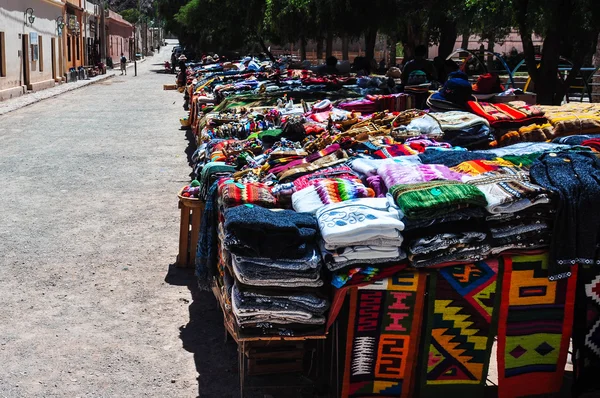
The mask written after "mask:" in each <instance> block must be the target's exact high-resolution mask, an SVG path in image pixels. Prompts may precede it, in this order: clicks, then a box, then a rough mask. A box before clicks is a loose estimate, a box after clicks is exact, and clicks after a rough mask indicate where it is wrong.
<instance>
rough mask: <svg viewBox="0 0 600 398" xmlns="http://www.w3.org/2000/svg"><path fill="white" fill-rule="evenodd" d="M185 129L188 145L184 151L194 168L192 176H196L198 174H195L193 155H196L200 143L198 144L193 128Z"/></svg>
mask: <svg viewBox="0 0 600 398" xmlns="http://www.w3.org/2000/svg"><path fill="white" fill-rule="evenodd" d="M183 131H185V139H186V140H187V142H188V145H187V147H186V148H185V151H184V152H185V155H186V156H187V161H188V164H189V165H190V168H191V169H192V171H191V172H190V177H191V178H195V177H196V176H195V174H194V162H193V161H192V156H194V152H196V149H197V148H198V145H197V144H196V136H195V135H194V133H193V132H192V130H191V129H184V130H183Z"/></svg>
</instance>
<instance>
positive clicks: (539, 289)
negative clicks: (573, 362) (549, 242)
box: [498, 253, 577, 398]
mask: <svg viewBox="0 0 600 398" xmlns="http://www.w3.org/2000/svg"><path fill="white" fill-rule="evenodd" d="M572 271H573V272H572V276H571V277H570V278H568V279H560V280H558V281H550V280H548V254H547V253H545V254H540V255H527V256H505V257H504V274H503V277H502V278H503V280H502V298H501V303H500V318H499V321H498V397H499V398H509V397H510V398H512V397H515V396H519V397H521V396H529V395H537V394H555V393H558V392H559V391H560V389H561V386H562V382H563V376H564V372H565V363H566V360H567V350H568V348H569V339H570V337H571V331H572V325H573V314H574V300H575V290H576V281H577V267H576V266H575V267H573V268H572Z"/></svg>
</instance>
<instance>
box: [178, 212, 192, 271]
mask: <svg viewBox="0 0 600 398" xmlns="http://www.w3.org/2000/svg"><path fill="white" fill-rule="evenodd" d="M179 208H180V209H181V224H180V225H179V256H177V266H178V267H186V266H187V264H188V261H189V260H188V239H189V236H190V208H189V207H186V206H184V205H183V204H182V203H181V202H179Z"/></svg>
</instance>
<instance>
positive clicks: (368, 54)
mask: <svg viewBox="0 0 600 398" xmlns="http://www.w3.org/2000/svg"><path fill="white" fill-rule="evenodd" d="M376 42H377V27H370V28H369V29H368V30H367V32H366V33H365V58H366V59H367V61H368V62H371V60H373V59H375V44H376Z"/></svg>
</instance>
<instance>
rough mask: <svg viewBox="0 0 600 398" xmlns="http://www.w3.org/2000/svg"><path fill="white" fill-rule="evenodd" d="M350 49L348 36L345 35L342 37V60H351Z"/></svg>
mask: <svg viewBox="0 0 600 398" xmlns="http://www.w3.org/2000/svg"><path fill="white" fill-rule="evenodd" d="M349 47H350V43H348V35H346V34H344V36H342V59H343V60H344V61H348V59H350V55H349V54H348V53H349V51H348V49H349Z"/></svg>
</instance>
